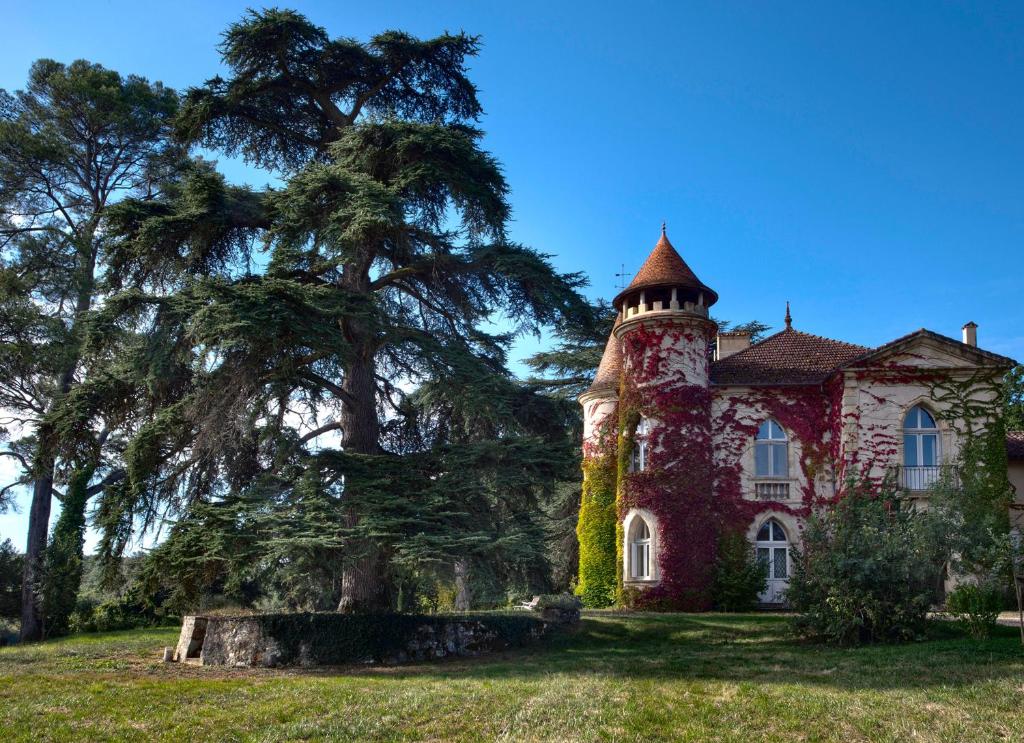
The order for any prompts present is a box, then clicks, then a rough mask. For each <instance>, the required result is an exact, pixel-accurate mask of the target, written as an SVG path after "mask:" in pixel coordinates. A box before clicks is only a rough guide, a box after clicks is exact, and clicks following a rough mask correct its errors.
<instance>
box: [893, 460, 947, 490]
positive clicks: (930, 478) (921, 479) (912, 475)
mask: <svg viewBox="0 0 1024 743" xmlns="http://www.w3.org/2000/svg"><path fill="white" fill-rule="evenodd" d="M892 471H893V475H894V477H893V479H894V480H895V482H897V483H898V484H899V486H900V487H902V488H906V489H907V490H911V491H915V492H924V491H928V490H933V489H934V488H935V487H937V486H938V485H940V484H942V483H948V484H949V485H952V486H953V487H956V486H957V485H958V484H959V482H960V478H959V473H958V471H957V468H956V466H954V465H951V464H935V465H928V466H924V467H910V466H907V465H896V466H895V467H893V468H892Z"/></svg>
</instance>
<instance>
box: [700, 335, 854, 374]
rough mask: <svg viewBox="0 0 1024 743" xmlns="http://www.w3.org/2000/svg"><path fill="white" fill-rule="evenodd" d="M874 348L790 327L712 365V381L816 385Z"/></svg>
mask: <svg viewBox="0 0 1024 743" xmlns="http://www.w3.org/2000/svg"><path fill="white" fill-rule="evenodd" d="M870 350H871V349H869V348H866V347H865V346H858V345H855V344H853V343H844V342H842V341H834V340H832V339H831V338H822V337H821V336H820V335H811V334H810V333H801V332H800V331H799V330H793V329H791V328H787V329H786V330H783V331H782V332H781V333H776V334H775V335H772V336H769V337H767V338H765V339H764V340H763V341H760V342H758V343H755V344H754V345H752V346H750V347H749V348H746V349H744V350H742V351H740V352H739V353H736V354H733V355H732V356H729V357H727V358H724V359H722V360H721V361H715V362H713V363H712V364H711V382H712V383H713V384H735V385H743V384H753V385H761V384H817V383H819V382H822V381H824V380H825V378H826V377H828V376H829V375H830V374H831V373H832V372H833V371H835V370H836V369H838V368H839V367H841V366H844V365H845V364H847V363H849V362H850V361H851V360H852V359H855V358H857V357H859V356H861V355H863V354H865V353H867V352H868V351H870Z"/></svg>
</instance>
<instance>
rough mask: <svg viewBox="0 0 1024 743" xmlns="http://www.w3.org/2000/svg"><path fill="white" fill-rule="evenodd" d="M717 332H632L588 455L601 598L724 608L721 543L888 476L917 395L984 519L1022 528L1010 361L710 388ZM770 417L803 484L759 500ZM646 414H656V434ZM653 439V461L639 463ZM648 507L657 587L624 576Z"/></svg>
mask: <svg viewBox="0 0 1024 743" xmlns="http://www.w3.org/2000/svg"><path fill="white" fill-rule="evenodd" d="M712 330H713V329H712V328H711V327H710V326H704V325H703V324H701V323H696V324H694V323H693V322H692V321H687V322H682V323H675V324H665V325H661V326H659V327H657V328H651V327H645V326H638V327H635V328H632V329H630V330H629V331H628V332H627V333H626V334H625V335H624V336H623V338H622V353H623V360H624V367H625V369H626V370H627V372H626V373H625V374H624V375H623V378H622V381H621V386H620V389H619V396H618V406H617V410H616V411H615V412H614V413H612V414H611V415H609V416H608V417H607V418H606V419H605V420H604V422H603V424H602V425H603V428H602V431H601V434H600V435H599V436H597V437H596V438H595V440H594V442H593V443H592V444H590V445H588V446H589V448H587V449H586V451H585V462H584V502H583V506H582V508H581V514H580V524H579V527H578V533H579V536H580V552H581V557H580V583H579V587H578V593H579V594H580V595H581V596H582V597H583V598H584V601H586V602H587V603H588V605H593V606H596V605H606V604H607V603H610V602H611V601H612V600H613V596H614V599H615V600H617V602H618V603H619V604H620V605H625V606H631V607H635V608H643V609H677V610H691V611H700V610H705V609H708V608H710V606H711V603H712V587H713V583H714V577H715V566H716V563H717V561H718V545H719V541H720V540H721V539H723V538H726V537H727V535H735V534H744V533H746V531H747V529H748V528H749V527H750V526H751V524H752V523H753V522H754V519H755V518H756V517H757V516H758V515H759V514H763V513H766V512H774V513H784V514H789V515H791V516H793V517H794V518H796V519H798V520H800V521H802V519H803V518H804V517H806V516H807V515H809V514H810V512H811V511H812V510H813V509H815V508H818V507H823V506H827V505H829V504H831V503H834V502H835V501H836V500H838V499H840V498H841V497H843V494H844V485H843V484H844V483H845V482H846V481H847V479H848V478H854V479H856V480H859V481H861V482H865V481H874V482H876V483H877V482H878V481H881V480H882V479H884V478H885V477H887V476H888V474H889V473H891V472H892V471H893V467H892V465H896V464H899V453H900V452H901V451H902V414H903V413H904V412H905V409H906V407H907V406H908V405H909V404H913V402H914V400H915V395H916V397H919V398H920V399H927V400H928V401H929V408H930V409H931V410H932V411H933V412H934V413H935V415H936V417H937V419H939V420H940V421H943V422H944V425H945V426H946V427H947V428H946V430H948V431H950V432H952V433H955V436H956V440H957V441H958V443H959V459H958V462H957V464H958V465H959V467H958V469H959V472H960V476H961V479H962V480H963V481H967V480H969V481H970V482H971V483H972V485H971V487H972V488H973V489H974V491H976V492H978V493H980V495H979V496H978V497H977V498H976V501H977V502H976V503H975V504H974V505H973V506H972V507H973V508H974V509H975V514H976V516H977V517H978V518H981V517H983V516H984V517H985V518H986V519H994V520H990V521H989V523H993V524H995V525H996V526H997V527H998V528H999V529H1002V528H1003V527H1004V526H1008V511H1007V506H1008V505H1009V502H1010V501H1011V499H1012V491H1011V490H1010V488H1009V484H1008V482H1007V478H1006V451H1005V435H1004V430H1003V425H1002V420H1001V416H1000V415H999V411H1000V410H1001V400H1002V397H1001V395H1002V392H1003V385H1002V380H1001V375H1000V373H999V371H998V370H993V369H991V368H989V369H982V370H976V371H969V372H968V371H965V372H963V373H960V372H957V371H949V370H939V369H935V368H934V367H931V368H929V367H928V366H916V365H911V364H907V363H906V359H907V358H908V356H910V357H913V354H909V355H908V354H904V355H903V358H902V359H901V360H900V362H895V363H888V364H885V363H882V364H879V365H874V366H872V367H871V368H856V367H854V368H852V369H849V370H847V371H846V372H845V373H840V374H836V375H833V376H832V377H831V378H830V379H828V380H827V381H825V382H824V383H821V384H810V385H792V386H788V385H776V386H765V387H748V388H742V389H739V388H736V387H722V388H715V387H711V388H709V386H708V384H707V379H708V377H707V363H708V362H707V357H706V354H705V353H704V349H705V348H706V347H707V341H708V334H709V333H710V332H712ZM918 393H919V394H918ZM767 418H772V419H774V420H776V421H777V422H778V423H779V424H780V425H781V426H782V427H783V429H785V431H786V432H787V436H788V439H789V442H790V446H791V451H792V455H791V461H792V462H793V463H795V466H796V472H795V473H794V472H793V471H792V470H791V476H792V482H791V486H792V487H795V488H796V490H795V491H793V492H791V493H790V494H789V497H785V498H780V499H778V500H767V499H754V498H752V497H751V496H752V495H753V493H752V492H750V490H751V487H750V486H751V483H749V482H747V481H746V477H748V476H749V474H750V473H749V472H747V473H745V472H744V462H745V461H747V462H749V461H750V459H751V456H750V452H749V449H750V448H751V447H752V446H753V445H754V441H755V438H756V435H757V431H758V428H759V427H760V425H761V424H762V423H763V422H764V421H765V420H766V419H767ZM641 419H646V421H647V424H648V425H647V426H646V427H645V428H644V429H642V431H643V432H642V433H640V432H638V424H639V422H640V420H641ZM610 422H613V423H615V424H617V426H615V428H614V430H613V429H612V428H611V427H610V426H609V425H608V424H609V423H610ZM641 437H643V439H644V441H643V443H644V444H645V445H646V452H647V454H646V462H645V467H644V469H643V471H641V472H633V471H631V467H630V465H631V458H632V453H633V451H634V448H635V446H636V445H637V444H638V443H640V439H641ZM613 492H614V508H613V507H612V497H613V496H612V494H613ZM634 509H637V510H643V511H645V512H647V513H649V514H651V515H652V516H653V517H654V519H655V521H656V527H657V536H658V544H657V550H656V556H657V562H658V573H659V575H658V578H659V580H658V581H656V582H655V583H654V584H651V585H643V584H641V583H640V582H638V581H631V580H629V579H628V576H624V575H623V569H624V567H623V566H624V564H625V561H624V550H625V547H626V541H627V540H626V534H625V533H624V526H623V523H624V520H625V518H626V516H627V515H628V514H629V512H630V511H631V510H634ZM994 514H999V516H998V518H995V517H994V516H993V515H994ZM652 526H653V525H652ZM794 536H795V535H794ZM584 555H585V556H584ZM616 589H617V595H614V594H615V591H616Z"/></svg>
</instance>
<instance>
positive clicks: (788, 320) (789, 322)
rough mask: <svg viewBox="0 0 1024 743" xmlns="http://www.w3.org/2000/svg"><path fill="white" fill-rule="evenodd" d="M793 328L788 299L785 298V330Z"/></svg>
mask: <svg viewBox="0 0 1024 743" xmlns="http://www.w3.org/2000/svg"><path fill="white" fill-rule="evenodd" d="M792 329H793V318H792V317H791V316H790V314H789V300H786V330H792Z"/></svg>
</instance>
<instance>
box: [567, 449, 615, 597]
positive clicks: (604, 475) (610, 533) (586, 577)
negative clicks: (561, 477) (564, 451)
mask: <svg viewBox="0 0 1024 743" xmlns="http://www.w3.org/2000/svg"><path fill="white" fill-rule="evenodd" d="M616 479H617V478H616V463H615V456H614V454H613V453H611V452H608V451H598V452H597V453H596V454H595V456H591V457H585V458H584V460H583V497H582V500H581V502H580V515H579V521H578V522H577V524H576V536H577V538H578V539H579V545H580V564H579V582H578V583H577V585H576V595H577V596H579V597H580V599H581V600H582V601H583V604H584V606H589V607H603V606H611V605H612V604H614V603H615V589H616V585H617V584H618V567H617V566H618V563H617V561H616V549H615V545H616V536H615V535H616V531H617V521H618V519H617V517H616V507H615V484H616Z"/></svg>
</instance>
